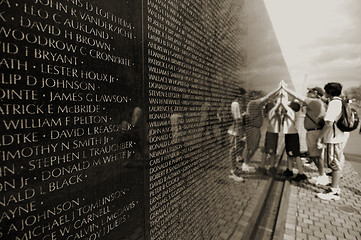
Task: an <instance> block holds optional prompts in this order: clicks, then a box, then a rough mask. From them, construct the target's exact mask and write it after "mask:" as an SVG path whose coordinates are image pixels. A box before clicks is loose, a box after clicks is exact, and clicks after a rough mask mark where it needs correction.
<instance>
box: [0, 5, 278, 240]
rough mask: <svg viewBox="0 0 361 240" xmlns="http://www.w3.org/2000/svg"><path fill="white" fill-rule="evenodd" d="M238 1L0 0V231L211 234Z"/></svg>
mask: <svg viewBox="0 0 361 240" xmlns="http://www.w3.org/2000/svg"><path fill="white" fill-rule="evenodd" d="M247 11H248V10H247V6H246V3H245V1H239V0H224V1H216V0H198V1H190V0H182V1H180V0H168V1H164V0H144V1H142V0H131V1H130V0H129V1H126V0H105V1H96V0H66V1H65V0H64V1H60V0H22V1H20V0H11V1H10V0H3V1H1V0H0V22H1V25H0V54H1V55H0V72H1V79H0V116H1V117H0V134H1V139H0V196H1V197H0V207H1V208H0V239H6V240H11V239H14V240H18V239H19V240H30V239H44V240H49V239H52V240H55V239H67V240H73V239H87V240H94V239H192V238H193V239H212V238H217V236H219V234H220V232H221V231H222V229H220V228H219V227H218V226H219V222H218V221H219V219H220V217H221V216H222V215H224V212H223V211H222V210H221V209H222V208H221V207H222V204H226V201H224V199H226V198H227V196H228V195H230V194H232V191H233V190H232V189H233V187H232V188H231V187H229V185H228V182H227V181H225V179H227V178H228V174H229V170H230V166H229V164H230V163H229V159H228V158H229V146H228V139H227V129H228V127H229V126H230V125H231V121H232V118H231V112H230V104H231V102H232V101H233V100H234V99H235V97H236V96H239V97H240V102H241V103H242V104H241V106H242V110H243V111H245V110H246V105H247V103H248V102H249V101H250V100H251V99H253V98H257V97H260V96H262V95H264V94H265V92H267V90H268V89H267V90H266V91H264V90H265V89H263V88H262V84H259V85H257V86H259V87H257V86H256V87H252V88H249V87H248V86H251V85H249V84H248V83H249V81H250V79H252V78H251V77H250V76H251V75H250V71H249V63H248V60H247V58H248V56H249V55H250V54H252V53H250V52H249V50H247V49H248V48H247V45H249V42H248V41H249V40H247V37H248V36H249V34H248V32H249V31H250V29H249V27H248V25H247V14H250V13H249V12H247ZM251 14H252V13H251ZM265 14H266V13H265ZM252 59H254V58H252ZM282 64H284V62H283V63H282ZM283 67H284V66H283ZM267 81H268V85H269V83H270V82H269V81H273V82H274V83H275V84H277V81H279V79H271V80H270V79H269V80H267ZM271 85H272V84H271ZM252 86H254V85H252ZM215 204H217V206H218V205H219V206H220V207H219V208H217V209H218V210H217V211H215V210H214V205H215ZM232 206H233V205H232ZM243 207H246V206H243Z"/></svg>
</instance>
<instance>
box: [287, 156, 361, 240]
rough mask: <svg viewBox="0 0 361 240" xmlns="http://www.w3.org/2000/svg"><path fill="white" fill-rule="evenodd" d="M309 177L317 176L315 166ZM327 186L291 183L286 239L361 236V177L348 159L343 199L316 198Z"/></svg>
mask: <svg viewBox="0 0 361 240" xmlns="http://www.w3.org/2000/svg"><path fill="white" fill-rule="evenodd" d="M311 166H312V167H309V168H306V170H307V172H306V174H307V175H308V177H312V176H316V175H317V168H316V167H315V166H314V165H311ZM324 189H325V187H316V186H314V185H312V184H310V183H308V182H302V183H298V184H297V183H295V182H291V185H290V198H289V201H288V210H287V219H286V224H285V231H284V239H285V240H291V239H292V240H294V239H310V240H313V239H315V240H318V239H327V240H334V239H335V240H336V239H345V240H346V239H347V240H353V239H361V178H360V176H359V175H358V173H357V172H356V171H355V169H354V168H353V167H352V165H351V164H350V163H349V162H348V161H346V164H345V169H344V173H343V177H342V180H341V199H340V200H339V201H334V200H332V201H325V200H321V199H319V198H317V197H316V194H317V193H318V192H323V190H324Z"/></svg>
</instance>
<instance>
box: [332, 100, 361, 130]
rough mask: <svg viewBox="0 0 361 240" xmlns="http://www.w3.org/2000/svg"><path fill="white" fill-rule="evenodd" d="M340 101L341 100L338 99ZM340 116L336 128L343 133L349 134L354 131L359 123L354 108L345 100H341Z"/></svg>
mask: <svg viewBox="0 0 361 240" xmlns="http://www.w3.org/2000/svg"><path fill="white" fill-rule="evenodd" d="M340 100H341V99H340ZM341 102H342V114H341V117H340V118H339V119H338V120H337V122H336V126H337V127H338V128H339V129H340V130H341V131H343V132H351V131H353V130H355V129H356V128H357V126H358V124H359V122H360V119H359V117H358V115H357V112H356V110H355V108H354V107H353V106H352V104H351V102H350V101H349V100H347V99H345V100H341Z"/></svg>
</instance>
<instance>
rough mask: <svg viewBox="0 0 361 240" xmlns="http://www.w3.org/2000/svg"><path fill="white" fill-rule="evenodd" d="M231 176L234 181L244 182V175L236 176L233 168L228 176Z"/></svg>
mask: <svg viewBox="0 0 361 240" xmlns="http://www.w3.org/2000/svg"><path fill="white" fill-rule="evenodd" d="M228 177H229V178H232V179H233V180H234V181H236V182H242V181H243V180H244V179H243V177H238V176H236V174H234V171H233V170H231V174H229V176H228Z"/></svg>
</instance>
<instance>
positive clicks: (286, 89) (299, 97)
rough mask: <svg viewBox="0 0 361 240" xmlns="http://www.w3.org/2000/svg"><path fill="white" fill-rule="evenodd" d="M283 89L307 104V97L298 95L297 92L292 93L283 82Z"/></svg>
mask: <svg viewBox="0 0 361 240" xmlns="http://www.w3.org/2000/svg"><path fill="white" fill-rule="evenodd" d="M281 88H282V89H284V90H285V91H286V92H287V93H288V94H290V95H291V96H293V97H294V98H296V99H298V100H299V101H301V102H305V98H306V97H305V96H302V95H301V94H298V93H296V92H295V91H292V90H291V89H289V88H288V87H287V84H286V83H285V82H284V81H283V80H282V81H281Z"/></svg>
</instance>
